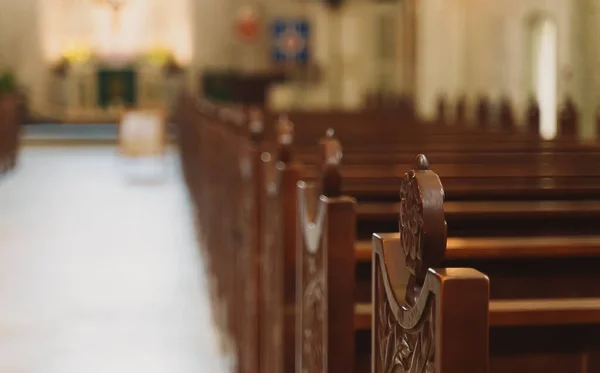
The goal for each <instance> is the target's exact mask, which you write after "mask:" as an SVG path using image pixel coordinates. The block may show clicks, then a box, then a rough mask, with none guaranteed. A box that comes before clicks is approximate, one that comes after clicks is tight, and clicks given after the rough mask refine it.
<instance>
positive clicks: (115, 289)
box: [0, 147, 223, 373]
mask: <svg viewBox="0 0 600 373" xmlns="http://www.w3.org/2000/svg"><path fill="white" fill-rule="evenodd" d="M176 161H177V158H176V156H175V155H174V154H171V155H170V157H169V159H168V168H169V170H170V172H169V175H168V177H167V181H166V182H165V183H163V184H157V183H146V184H143V183H136V182H131V181H128V178H127V175H126V173H127V172H126V171H128V170H126V169H123V167H122V166H124V165H123V164H122V162H120V161H119V160H118V158H117V157H116V155H115V150H114V148H110V147H94V148H81V147H66V148H49V147H45V148H28V149H26V150H25V151H24V152H23V156H22V160H21V162H20V165H19V169H18V171H17V172H16V173H15V174H14V175H11V176H10V177H8V178H5V179H3V180H0V372H19V373H82V372H85V373H120V372H127V373H134V372H144V373H154V372H156V373H159V372H160V373H188V372H190V373H192V372H194V373H198V372H211V373H212V372H216V373H218V372H222V371H223V370H222V365H223V364H222V361H221V360H222V359H221V358H219V357H218V352H217V351H218V347H217V339H216V336H215V331H214V327H213V326H212V322H211V317H210V309H209V305H208V294H207V289H206V281H205V278H204V274H203V272H202V271H203V265H202V263H201V259H200V257H199V255H198V252H197V249H196V245H195V241H194V233H193V227H192V221H191V215H190V212H189V211H188V206H189V203H188V201H187V196H186V193H185V188H184V186H183V184H182V182H181V177H180V175H179V170H178V168H177V162H176ZM129 171H131V170H129Z"/></svg>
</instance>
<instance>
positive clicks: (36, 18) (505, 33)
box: [0, 0, 600, 136]
mask: <svg viewBox="0 0 600 373" xmlns="http://www.w3.org/2000/svg"><path fill="white" fill-rule="evenodd" d="M84 3H85V1H84V0H19V1H13V0H0V67H8V68H11V69H14V71H15V72H16V73H17V75H18V77H19V80H20V81H21V82H22V83H23V84H24V85H25V86H26V87H27V89H28V91H29V100H30V105H31V108H32V109H33V111H34V112H38V113H41V114H43V113H44V112H47V111H48V109H49V107H50V106H51V102H52V99H53V97H52V95H53V92H52V90H51V89H50V88H49V86H50V83H51V80H52V76H51V74H50V72H49V67H50V66H51V64H52V63H54V62H56V61H57V60H58V59H59V57H60V54H61V50H62V49H64V48H65V45H66V44H68V42H69V40H67V39H66V37H65V35H66V34H68V33H71V34H75V35H78V36H81V35H84V36H85V35H87V37H88V38H92V39H93V35H92V34H93V32H92V29H91V26H90V24H89V22H81V19H80V20H79V21H80V22H79V23H77V22H74V23H73V22H71V21H72V20H73V18H75V19H77V15H75V16H74V15H73V14H74V13H72V12H71V13H69V11H67V8H68V7H72V6H74V4H75V5H76V4H84ZM150 3H151V4H150ZM131 4H132V9H131V10H130V12H133V10H135V9H133V8H135V6H137V7H138V8H139V9H141V8H142V7H145V8H147V10H146V12H148V14H147V16H148V17H146V18H147V20H148V22H147V23H145V24H144V23H143V22H141V21H139V20H138V21H135V22H138V23H137V24H135V25H133V26H131V25H130V27H133V28H135V30H134V29H133V28H132V29H131V30H133V31H131V30H130V31H131V32H130V34H132V35H133V36H131V39H130V40H129V43H130V44H131V45H133V44H135V43H136V39H135V38H136V36H135V35H137V37H138V39H137V43H138V44H136V45H138V46H139V47H140V48H141V49H142V47H148V46H149V45H152V43H154V44H156V45H159V44H164V45H167V46H169V47H170V48H173V49H174V50H175V54H176V56H177V58H178V59H179V60H181V61H182V62H183V64H184V65H185V66H186V67H188V70H187V77H186V79H187V80H186V81H187V84H188V86H189V87H190V88H192V89H197V88H198V87H197V84H198V82H199V75H200V73H201V71H203V70H204V69H209V68H217V67H220V68H222V67H226V68H227V67H231V68H239V69H242V70H248V71H259V70H265V69H267V68H268V67H269V64H270V62H269V48H270V34H269V30H268V25H269V23H270V21H272V20H273V19H274V18H276V17H298V16H301V17H307V18H308V19H309V20H310V22H311V27H312V43H313V50H312V52H313V56H314V61H315V63H316V64H317V65H318V66H319V68H320V69H321V71H322V77H323V79H322V80H321V81H320V82H319V83H311V84H308V85H303V86H301V87H299V86H298V85H293V84H285V85H280V86H276V87H275V88H274V89H273V90H272V92H271V99H272V101H271V102H272V103H273V104H274V105H275V106H279V107H280V108H288V107H291V106H304V107H313V108H319V107H320V108H327V107H332V106H339V107H345V108H358V107H361V106H362V104H363V99H364V97H365V96H366V95H367V94H368V93H370V92H373V91H375V90H377V89H380V88H381V85H382V84H384V83H385V84H386V89H388V90H391V91H395V92H398V93H402V92H410V91H411V89H412V87H410V81H411V79H413V77H412V76H408V75H409V74H412V72H410V69H407V64H408V63H409V62H408V61H407V60H406V58H405V49H406V47H407V45H406V40H407V36H408V37H410V35H408V33H409V32H410V31H409V30H407V29H406V28H405V27H403V17H406V13H405V12H407V4H408V2H406V1H405V2H400V3H397V4H392V5H373V4H370V3H367V2H364V1H352V0H350V1H349V2H348V3H347V4H346V5H345V6H344V7H342V9H341V11H340V12H336V13H338V14H337V15H334V14H332V12H330V11H329V10H327V8H325V7H324V6H323V5H322V4H320V3H317V2H303V1H297V0H261V1H255V2H252V4H255V5H256V8H257V9H258V10H259V12H260V17H261V19H262V21H263V25H264V27H263V30H262V32H261V35H260V36H259V39H258V41H257V42H256V43H252V44H246V43H243V42H240V40H239V39H238V38H237V36H236V34H235V29H234V27H233V24H234V21H235V17H236V15H237V14H238V12H239V10H240V9H241V8H242V7H243V5H244V4H246V3H245V2H243V1H241V0H218V1H216V0H215V1H191V0H178V1H175V0H146V1H144V0H131ZM135 4H137V5H135ZM149 4H150V5H149ZM417 4H418V6H419V9H418V15H419V16H418V18H417V30H416V42H417V63H416V73H415V75H416V77H414V79H416V86H415V87H414V88H415V93H416V97H415V98H416V104H417V107H418V110H419V112H420V113H421V114H422V115H423V116H424V117H426V118H431V117H433V116H434V115H435V105H436V101H437V99H438V96H439V95H440V94H444V95H445V96H446V97H447V98H448V100H449V102H450V104H451V105H450V107H453V103H454V102H455V101H456V100H457V98H458V97H460V96H461V95H463V94H464V95H466V97H467V99H468V103H469V104H470V107H473V106H474V104H475V101H476V99H477V98H478V96H479V95H482V94H483V95H486V96H488V97H490V98H492V100H497V99H498V98H499V97H500V96H502V95H507V96H509V97H510V98H511V100H512V102H513V106H514V107H515V109H516V110H515V111H516V113H517V114H518V115H519V114H521V113H523V111H524V109H525V105H526V102H527V98H528V96H529V93H530V92H529V91H530V80H531V79H530V77H529V76H528V74H529V73H528V67H527V66H528V63H529V61H528V57H527V56H528V53H529V51H528V42H527V40H528V32H529V31H528V27H527V24H528V20H529V19H530V18H531V17H532V16H534V15H536V14H547V15H549V16H550V17H552V18H553V19H554V20H555V21H556V24H557V27H558V72H557V74H558V79H557V82H558V98H559V100H562V98H563V97H564V96H565V95H566V94H570V95H572V96H573V98H574V99H575V102H576V103H577V104H578V106H579V107H580V108H581V111H582V119H583V121H584V125H583V128H584V134H585V135H586V136H591V134H593V133H594V132H595V125H594V123H593V121H594V114H595V112H596V109H597V106H598V103H599V102H600V95H599V93H598V92H600V46H598V45H597V44H598V43H597V37H598V36H599V35H600V33H599V26H598V25H600V0H593V1H587V2H579V1H564V0H525V1H523V0H505V1H502V2H498V1H492V0H446V1H439V0H422V1H420V2H417ZM133 5H135V6H133ZM138 8H136V9H138ZM139 9H138V10H139ZM69 14H70V17H71V18H69ZM132 14H133V13H131V14H129V15H128V14H126V13H124V17H125V19H124V22H129V23H132V22H133V23H135V22H134V21H133V20H134V19H135V17H134V16H133V15H132ZM390 14H391V15H393V17H395V20H394V22H392V27H391V28H390V29H387V31H384V32H388V33H393V37H392V38H390V39H389V40H388V43H389V42H390V40H391V43H392V44H393V45H392V47H391V49H393V51H392V53H391V55H393V59H392V60H390V61H392V62H389V61H388V62H386V63H383V62H382V61H381V60H380V56H379V54H380V49H381V44H380V39H381V33H382V28H381V23H382V19H383V18H382V17H384V16H386V15H387V16H389V15H390ZM127 17H130V18H127ZM80 18H81V17H80ZM138 18H139V17H138ZM70 20H71V21H70ZM69 23H71V24H70V26H68V24H69ZM67 26H68V27H67ZM136 33H137V34H136ZM146 34H147V35H146ZM90 35H92V36H90ZM94 40H96V39H94ZM96 42H98V40H96ZM100 42H101V41H100ZM141 49H140V50H141ZM382 71H384V73H382ZM470 112H471V113H472V112H473V110H470Z"/></svg>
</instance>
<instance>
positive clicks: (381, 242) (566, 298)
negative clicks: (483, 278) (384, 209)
mask: <svg viewBox="0 0 600 373" xmlns="http://www.w3.org/2000/svg"><path fill="white" fill-rule="evenodd" d="M419 171H420V170H418V169H417V171H415V173H414V175H417V176H422V174H419ZM429 172H430V171H429ZM414 178H415V177H414V176H411V174H410V173H409V174H407V177H406V180H411V179H414ZM405 185H406V184H403V186H405ZM423 185H424V184H421V189H420V193H419V194H416V198H415V197H414V196H412V197H411V196H410V195H408V194H407V193H405V192H403V200H402V203H403V207H402V208H401V210H400V211H401V214H400V229H401V233H400V234H399V235H396V236H393V235H392V236H390V235H376V236H375V238H374V240H373V254H372V255H373V266H374V267H373V268H374V269H373V281H374V284H377V283H380V282H382V281H383V282H385V281H386V280H387V281H389V283H390V284H394V283H396V284H404V282H403V281H405V280H404V279H406V278H407V276H406V275H404V276H403V274H404V273H410V274H412V273H416V272H417V271H414V270H412V268H414V264H415V263H417V264H422V263H424V262H425V260H426V259H425V258H427V255H434V254H432V253H431V252H430V251H427V249H428V248H430V247H436V246H428V245H430V241H428V240H427V239H426V238H424V237H423V234H424V232H427V233H430V232H432V230H431V229H427V226H426V224H425V221H426V218H425V217H426V216H435V213H436V212H438V211H439V210H440V209H439V207H438V208H436V205H435V204H434V203H426V202H427V201H423V202H422V204H421V205H420V206H422V209H417V210H416V211H417V212H418V213H406V212H405V211H407V210H408V209H407V208H406V207H404V205H406V204H408V205H413V203H412V201H414V200H415V199H417V200H418V198H419V196H427V197H429V196H430V195H431V194H434V195H436V193H437V191H438V190H441V188H439V187H437V186H436V187H435V188H434V189H432V190H427V189H425V187H424V186H423ZM405 189H407V188H406V187H405ZM413 194H415V193H413ZM414 216H417V218H416V219H415V218H414ZM418 217H422V218H420V219H419V218H418ZM415 220H416V221H417V222H419V223H420V224H421V227H422V230H421V231H420V232H421V236H420V237H421V238H420V241H419V242H421V245H422V246H423V247H424V248H425V251H421V255H420V256H419V255H416V254H413V251H412V250H409V249H408V250H407V249H403V248H405V247H407V246H408V247H414V246H413V245H414V242H415V240H413V239H405V240H402V239H401V238H400V237H405V236H407V235H409V237H410V233H412V232H415V231H417V232H419V229H418V227H419V224H417V225H416V227H417V228H416V229H415V226H414V225H413V224H412V223H411V222H412V221H415ZM438 220H443V218H441V219H438ZM404 222H409V223H408V224H407V223H404ZM406 231H408V233H406ZM390 237H391V238H390ZM405 241H406V242H405ZM589 243H590V242H587V241H582V240H579V241H578V240H571V239H562V242H561V243H560V244H556V243H555V244H554V245H552V244H550V245H546V247H542V246H535V245H533V246H532V245H529V246H527V244H524V243H518V242H515V241H513V242H512V247H503V248H501V247H495V248H492V250H486V249H483V247H484V246H485V245H486V243H485V240H480V241H479V242H478V243H476V244H475V245H473V246H471V248H470V249H468V252H466V253H461V254H459V255H458V256H459V257H462V259H457V258H456V257H455V258H451V257H448V255H447V256H446V261H445V263H444V264H443V266H445V267H446V266H447V267H453V266H456V265H458V266H464V265H466V266H473V267H475V268H477V269H478V270H481V271H482V272H484V273H486V274H488V275H489V276H490V284H491V287H490V296H491V300H490V303H489V323H490V360H489V361H490V367H491V372H505V371H507V370H508V371H512V372H540V373H541V372H565V373H566V372H573V371H578V372H595V371H596V369H597V368H598V367H599V365H598V364H599V363H600V354H599V353H598V346H600V338H598V334H597V331H598V330H599V329H600V328H599V327H598V326H599V325H600V298H599V297H598V296H599V293H598V291H597V289H598V287H597V286H594V285H592V284H595V283H596V282H597V281H599V280H600V279H599V278H598V275H597V271H596V270H595V269H596V268H597V265H598V263H600V260H599V259H598V258H599V257H598V254H600V253H599V252H598V243H597V242H596V243H594V244H593V245H587V244H589ZM529 244H533V242H532V241H530V242H529ZM478 245H481V246H478ZM382 253H383V255H382ZM388 253H391V255H392V256H391V257H390V256H388V255H386V254H388ZM405 253H406V254H405ZM394 254H395V255H394ZM409 254H410V255H409ZM398 256H400V258H397V257H398ZM402 256H405V258H404V259H403V258H402ZM532 258H535V261H532V260H531V259H532ZM382 259H383V260H382ZM415 259H416V261H415ZM382 263H383V266H382V265H381V264H382ZM435 265H440V262H439V260H438V261H437V262H436V263H435ZM390 266H391V267H392V268H393V270H389V268H390ZM429 267H430V266H428V268H429ZM381 268H385V269H386V270H387V273H385V274H382V271H381ZM454 270H455V269H453V268H448V269H447V271H454ZM437 272H438V270H431V269H430V272H429V273H430V274H431V273H437ZM386 277H387V278H386ZM408 277H409V278H410V276H408ZM417 277H418V276H417ZM417 283H418V282H417ZM391 287H392V289H394V290H397V289H402V287H401V286H396V287H394V286H391ZM422 288H425V286H423V287H422ZM378 289H379V287H378V285H374V291H373V297H374V298H373V299H374V301H373V307H374V311H373V315H377V317H375V318H374V319H373V325H374V327H375V330H374V332H373V336H374V340H373V346H374V350H373V364H374V365H373V366H374V367H377V364H378V363H379V361H380V360H381V357H380V356H381V355H377V354H376V353H377V351H380V350H381V344H382V343H384V342H386V339H385V338H384V337H385V334H384V335H383V336H382V334H380V333H379V332H378V330H377V327H378V326H377V325H378V323H379V322H380V321H379V320H380V315H381V314H382V312H383V309H384V308H385V307H386V304H385V302H383V305H382V302H381V300H380V299H381V298H378V297H379V294H380V293H379V290H378ZM394 294H395V295H396V296H397V292H396V293H394ZM421 294H422V293H421ZM462 295H463V296H470V295H471V291H468V292H463V294H462ZM400 298H401V299H402V297H400ZM418 299H419V300H420V299H421V298H418ZM416 304H418V300H417V301H416ZM446 304H449V303H446ZM470 304H471V302H464V303H463V304H462V307H463V308H464V310H468V309H469V307H470ZM449 306H450V307H452V303H450V304H449ZM436 307H437V304H436ZM442 307H443V306H442ZM464 310H463V311H464ZM465 312H468V311H465ZM437 320H439V318H438V319H437ZM472 320H473V321H475V323H473V324H471V323H470V322H465V323H462V324H460V325H461V329H460V331H461V332H462V333H459V334H460V335H462V334H464V333H465V332H466V333H467V334H468V333H473V332H475V331H477V333H478V335H482V334H483V333H484V330H483V329H481V325H480V324H477V322H476V320H477V318H472ZM438 325H439V324H436V326H438ZM444 326H445V325H443V324H442V329H438V330H435V331H434V334H435V333H436V332H438V331H439V330H440V332H441V333H443V327H444ZM400 329H401V333H403V332H405V330H404V329H403V328H400ZM565 338H566V340H570V341H574V340H577V343H576V344H574V345H571V346H569V347H567V348H565V347H566V346H565V345H564V341H565ZM481 343H484V342H481ZM436 346H439V345H436ZM455 346H456V345H455ZM435 352H436V353H439V352H442V353H443V352H444V350H443V349H442V350H439V349H436V350H435ZM460 352H461V351H453V353H452V355H453V356H455V354H458V355H456V356H460ZM420 358H421V359H423V358H425V357H423V356H421V357H420ZM437 361H439V360H437V359H436V363H437ZM466 361H469V360H466ZM436 368H438V369H436V371H439V369H441V368H440V367H436ZM463 369H465V368H464V367H463ZM373 371H374V372H379V371H384V370H373ZM480 371H485V370H483V369H481V370H480Z"/></svg>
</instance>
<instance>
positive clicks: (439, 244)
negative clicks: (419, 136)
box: [399, 154, 446, 300]
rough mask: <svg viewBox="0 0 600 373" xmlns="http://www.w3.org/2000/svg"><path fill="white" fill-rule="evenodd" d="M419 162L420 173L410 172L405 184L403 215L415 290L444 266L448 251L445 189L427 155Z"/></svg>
mask: <svg viewBox="0 0 600 373" xmlns="http://www.w3.org/2000/svg"><path fill="white" fill-rule="evenodd" d="M416 163H417V164H416V166H417V167H416V170H415V171H409V172H407V173H406V175H405V176H404V179H403V180H402V183H401V187H400V200H401V202H400V216H399V229H400V238H401V246H402V249H403V252H404V256H405V259H406V268H407V270H408V271H409V272H410V276H412V278H413V281H414V284H413V285H414V289H416V288H417V287H418V285H422V284H423V281H424V280H425V275H426V274H427V270H428V269H429V268H435V267H437V266H439V265H440V264H441V262H442V260H443V259H444V255H445V252H446V220H445V217H444V188H443V186H442V183H441V181H440V178H439V177H438V175H437V174H436V173H435V172H433V171H431V170H429V163H428V162H427V158H426V157H425V156H424V155H423V154H419V156H417V162H416ZM415 291H416V290H415ZM412 295H414V293H412V294H409V295H408V298H410V297H411V296H412ZM407 300H409V299H407Z"/></svg>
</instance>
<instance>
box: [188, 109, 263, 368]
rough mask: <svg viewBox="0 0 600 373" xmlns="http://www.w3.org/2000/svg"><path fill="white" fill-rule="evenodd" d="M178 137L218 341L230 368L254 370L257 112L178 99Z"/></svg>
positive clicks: (256, 356)
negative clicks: (232, 359)
mask: <svg viewBox="0 0 600 373" xmlns="http://www.w3.org/2000/svg"><path fill="white" fill-rule="evenodd" d="M182 100H183V102H182V103H181V105H182V108H181V109H180V110H181V112H180V113H179V114H178V124H179V139H180V140H179V141H180V147H181V152H182V162H183V170H184V174H185V178H186V180H187V182H188V185H189V188H190V191H191V195H192V198H193V199H194V202H195V203H194V205H195V207H197V209H196V213H197V215H198V230H199V239H201V241H202V244H201V247H203V248H205V253H204V254H205V256H206V258H207V262H208V263H209V267H210V272H211V273H212V274H213V275H214V280H213V286H214V287H213V303H214V304H215V305H216V306H217V307H218V308H217V311H216V312H215V314H216V315H222V316H223V317H222V318H219V319H218V320H217V322H218V324H219V327H220V329H221V330H222V331H223V334H224V341H223V344H224V349H226V351H227V352H228V353H231V354H232V355H233V356H234V357H237V358H238V361H237V362H235V364H236V370H237V371H240V372H244V373H253V372H259V371H260V366H259V362H260V349H259V348H260V338H259V312H258V307H259V299H260V287H259V283H258V278H259V277H258V273H259V264H260V263H259V261H260V257H259V248H260V246H261V241H260V240H261V235H260V234H259V233H260V227H261V225H260V221H261V214H260V212H261V210H260V209H259V208H258V201H259V199H260V198H259V196H260V193H261V188H260V187H259V185H258V184H257V181H258V180H261V179H262V176H261V172H262V168H261V167H259V166H260V164H259V162H260V155H261V151H260V146H259V145H258V143H259V142H260V138H259V137H260V136H259V133H260V131H261V124H260V122H261V118H260V114H259V113H256V112H253V111H249V112H244V111H242V110H239V109H236V108H220V107H217V106H215V105H213V104H211V103H209V102H205V101H197V102H194V101H193V100H192V99H191V98H184V99H182Z"/></svg>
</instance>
